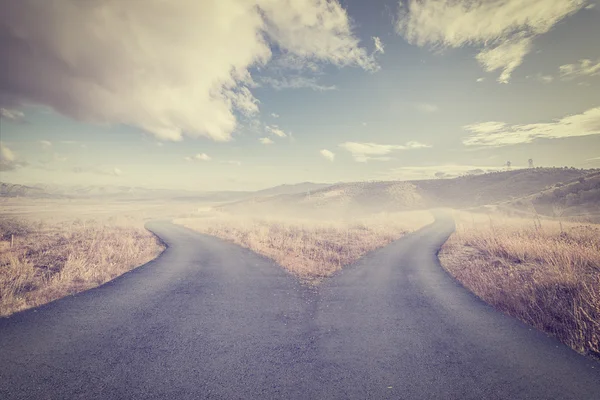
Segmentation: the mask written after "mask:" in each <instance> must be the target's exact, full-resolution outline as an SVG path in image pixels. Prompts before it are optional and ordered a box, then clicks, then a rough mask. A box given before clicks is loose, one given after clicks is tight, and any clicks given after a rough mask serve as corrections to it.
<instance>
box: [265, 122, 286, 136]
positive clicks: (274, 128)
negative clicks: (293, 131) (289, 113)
mask: <svg viewBox="0 0 600 400" xmlns="http://www.w3.org/2000/svg"><path fill="white" fill-rule="evenodd" d="M265 130H266V131H267V132H268V133H269V134H271V135H274V136H277V137H281V138H284V137H287V136H288V135H287V134H286V133H285V132H284V131H282V130H281V129H280V128H279V127H278V126H277V125H268V126H267V127H265Z"/></svg>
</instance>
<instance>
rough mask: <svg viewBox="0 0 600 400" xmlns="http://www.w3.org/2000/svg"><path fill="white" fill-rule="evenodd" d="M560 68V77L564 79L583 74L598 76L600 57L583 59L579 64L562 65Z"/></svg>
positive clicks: (599, 73)
mask: <svg viewBox="0 0 600 400" xmlns="http://www.w3.org/2000/svg"><path fill="white" fill-rule="evenodd" d="M558 69H559V72H560V77H561V78H562V79H564V80H570V79H574V78H578V77H582V76H598V75H600V58H599V59H598V60H597V61H592V60H588V59H582V60H579V62H578V63H577V64H566V65H561V66H560V67H559V68H558Z"/></svg>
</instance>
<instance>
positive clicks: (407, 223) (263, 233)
mask: <svg viewBox="0 0 600 400" xmlns="http://www.w3.org/2000/svg"><path fill="white" fill-rule="evenodd" d="M175 222H176V223H179V224H182V225H184V226H187V227H189V228H192V229H195V230H197V231H200V232H203V233H207V234H209V235H213V236H217V237H219V238H222V239H225V240H228V241H231V242H233V243H236V244H239V245H241V246H243V247H246V248H248V249H251V250H253V251H255V252H256V253H258V254H261V255H264V256H266V257H269V258H271V259H273V260H275V261H276V262H277V263H278V264H279V265H281V266H282V267H283V268H285V269H286V270H288V271H289V272H291V273H293V274H295V275H297V276H299V277H300V278H302V279H304V280H306V281H309V282H311V283H317V282H318V281H319V280H320V279H322V278H324V277H328V276H330V275H331V274H333V273H334V272H335V271H338V270H339V269H341V268H342V267H343V266H345V265H348V264H351V263H353V262H354V261H356V260H358V259H359V258H360V257H362V256H363V255H365V254H366V253H367V252H369V251H371V250H374V249H377V248H379V247H383V246H385V245H386V244H389V243H390V242H392V241H394V240H396V239H398V238H400V237H401V236H402V235H404V234H406V233H407V232H411V231H414V230H417V229H419V228H421V227H423V226H425V225H427V224H429V223H431V222H433V217H432V216H431V214H430V213H429V212H427V211H414V212H398V213H390V214H374V215H371V216H367V217H361V218H356V219H345V220H311V219H292V218H252V217H240V216H233V215H227V214H223V215H219V216H214V217H208V218H184V219H178V220H175Z"/></svg>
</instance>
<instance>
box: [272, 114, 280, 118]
mask: <svg viewBox="0 0 600 400" xmlns="http://www.w3.org/2000/svg"><path fill="white" fill-rule="evenodd" d="M271 117H273V118H279V114H276V113H271Z"/></svg>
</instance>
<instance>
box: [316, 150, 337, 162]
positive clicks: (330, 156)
mask: <svg viewBox="0 0 600 400" xmlns="http://www.w3.org/2000/svg"><path fill="white" fill-rule="evenodd" d="M319 154H321V155H322V156H323V157H324V158H325V159H326V160H328V161H331V162H333V161H334V160H335V153H333V152H331V151H329V150H327V149H323V150H321V151H319Z"/></svg>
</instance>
